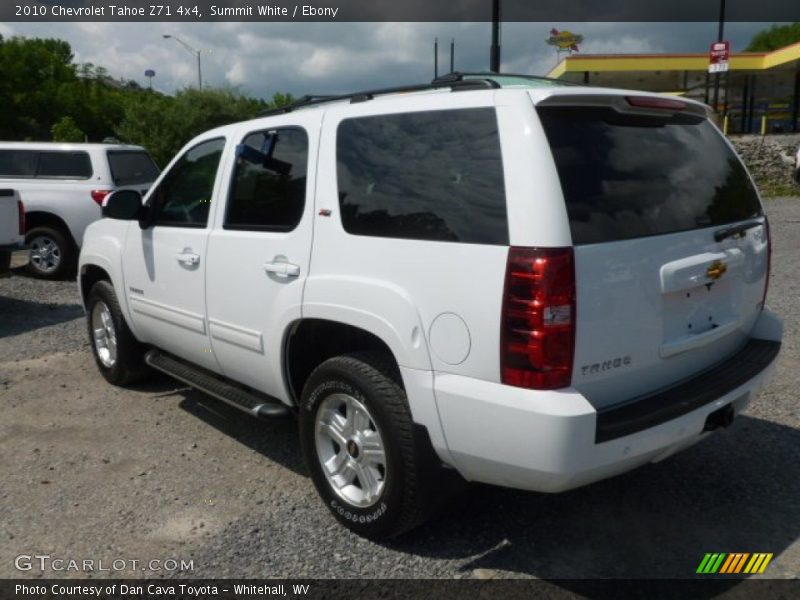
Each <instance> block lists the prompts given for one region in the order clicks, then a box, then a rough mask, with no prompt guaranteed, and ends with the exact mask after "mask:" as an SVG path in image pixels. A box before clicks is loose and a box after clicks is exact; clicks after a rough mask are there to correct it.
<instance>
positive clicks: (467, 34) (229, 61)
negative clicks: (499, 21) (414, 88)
mask: <svg viewBox="0 0 800 600" xmlns="http://www.w3.org/2000/svg"><path fill="white" fill-rule="evenodd" d="M769 25H770V24H769V23H728V24H727V25H726V32H725V33H726V35H725V37H726V38H727V39H729V40H730V41H731V44H732V47H733V50H734V51H737V50H742V49H744V47H745V46H746V45H747V43H748V42H749V40H750V38H751V37H752V36H753V34H755V33H756V32H758V31H759V30H761V29H763V28H765V27H767V26H769ZM551 27H556V28H558V29H568V30H570V31H573V32H575V33H581V34H583V36H584V44H583V45H582V46H581V51H582V52H584V53H606V52H623V53H630V52H706V51H707V50H708V45H709V43H710V42H711V41H713V40H714V39H715V38H716V34H717V24H716V23H546V24H545V23H508V24H504V25H503V29H502V40H501V41H502V58H503V70H504V71H506V72H514V73H530V74H535V75H543V74H546V73H547V71H549V70H550V69H551V68H552V67H553V66H554V65H555V63H556V56H555V51H554V49H553V48H552V47H550V46H547V45H546V44H545V42H544V40H545V38H547V37H548V31H549V30H550V28H551ZM0 34H2V35H4V36H11V35H24V36H29V37H56V38H60V39H64V40H66V41H68V42H69V43H70V44H71V45H72V48H73V51H74V53H75V59H76V61H78V62H91V63H94V64H96V65H102V66H104V67H106V68H107V69H108V70H109V72H110V73H111V75H112V76H114V77H124V78H129V79H134V80H136V81H138V82H140V83H141V84H142V85H145V84H146V83H147V80H146V78H145V77H144V71H145V70H146V69H154V70H155V71H156V77H155V79H154V81H153V85H154V87H156V88H157V89H159V90H162V91H165V92H167V93H171V92H173V91H174V90H175V89H178V88H181V87H186V86H189V85H194V84H195V83H196V77H197V72H196V62H195V59H194V58H193V57H192V55H190V54H189V52H187V51H186V50H185V49H183V48H182V47H181V46H180V45H178V44H177V43H176V42H175V41H174V40H167V39H163V37H162V36H163V35H164V34H171V35H174V36H178V37H180V38H181V39H183V40H184V41H186V42H187V43H189V44H190V45H192V46H194V47H195V48H203V49H207V50H208V52H207V53H205V52H204V53H203V58H202V60H203V79H204V84H205V83H207V84H209V85H213V86H235V87H238V88H239V89H240V90H241V91H242V92H244V93H246V94H251V95H255V96H261V97H269V96H271V95H272V94H273V93H274V92H277V91H280V92H290V93H293V94H295V95H302V94H306V93H317V94H330V93H336V92H345V91H352V90H355V89H365V88H375V87H383V86H391V85H399V84H403V83H413V82H421V81H426V80H429V79H430V78H431V77H432V75H433V39H434V37H438V38H439V43H440V48H439V52H440V54H439V56H440V58H439V61H440V63H439V64H440V73H442V72H446V71H447V70H448V67H449V43H450V39H451V38H455V41H456V61H455V65H456V69H457V70H462V71H470V70H471V71H476V70H485V69H486V68H487V67H488V60H489V59H488V56H489V44H490V25H489V24H488V23H15V24H13V25H12V24H8V23H0Z"/></svg>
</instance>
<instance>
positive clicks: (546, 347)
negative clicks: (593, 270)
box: [500, 247, 575, 390]
mask: <svg viewBox="0 0 800 600" xmlns="http://www.w3.org/2000/svg"><path fill="white" fill-rule="evenodd" d="M574 353H575V259H574V255H573V251H572V248H515V247H512V248H509V252H508V263H507V266H506V284H505V292H504V295H503V313H502V317H501V332H500V369H501V380H502V382H503V383H504V384H506V385H513V386H517V387H524V388H531V389H537V390H552V389H556V388H562V387H567V386H568V385H570V383H571V381H572V363H573V356H574Z"/></svg>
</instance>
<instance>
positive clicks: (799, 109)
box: [792, 70, 800, 133]
mask: <svg viewBox="0 0 800 600" xmlns="http://www.w3.org/2000/svg"><path fill="white" fill-rule="evenodd" d="M798 117H800V70H798V71H797V73H795V74H794V98H793V99H792V131H793V132H794V133H797V132H798V131H800V124H798V123H797V119H798Z"/></svg>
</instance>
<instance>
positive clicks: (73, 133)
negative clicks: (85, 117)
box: [50, 117, 85, 142]
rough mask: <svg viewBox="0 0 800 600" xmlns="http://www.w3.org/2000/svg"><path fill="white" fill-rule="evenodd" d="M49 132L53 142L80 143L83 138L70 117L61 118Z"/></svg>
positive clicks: (82, 134) (81, 132)
mask: <svg viewBox="0 0 800 600" xmlns="http://www.w3.org/2000/svg"><path fill="white" fill-rule="evenodd" d="M50 131H51V132H52V134H53V141H54V142H82V141H84V138H85V134H84V133H83V131H81V130H80V128H79V127H78V126H77V124H76V123H75V121H74V120H73V119H72V117H62V118H61V120H59V121H58V122H57V123H56V124H55V125H53V127H52V128H51V129H50Z"/></svg>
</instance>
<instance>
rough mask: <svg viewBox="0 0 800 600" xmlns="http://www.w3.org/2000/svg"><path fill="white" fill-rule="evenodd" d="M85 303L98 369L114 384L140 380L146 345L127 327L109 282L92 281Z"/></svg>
mask: <svg viewBox="0 0 800 600" xmlns="http://www.w3.org/2000/svg"><path fill="white" fill-rule="evenodd" d="M86 305H87V309H88V316H87V319H86V323H87V326H88V330H89V340H90V343H91V346H92V354H93V355H94V360H95V362H96V363H97V368H98V369H100V373H101V374H102V375H103V377H104V378H105V379H106V381H108V382H109V383H113V384H114V385H129V384H131V383H135V382H137V381H139V380H141V379H142V378H143V377H144V376H145V375H146V374H147V370H148V369H147V365H145V363H144V353H145V350H146V348H145V346H144V345H143V344H141V343H140V342H139V341H138V340H137V339H136V338H135V337H134V336H133V333H131V330H130V329H128V324H127V323H125V318H124V317H123V316H122V311H121V310H120V308H119V302H118V301H117V295H116V294H115V293H114V287H113V286H112V285H111V283H110V282H108V281H98V282H97V283H95V284H94V286H93V287H92V289H91V291H90V292H89V296H88V299H87V302H86Z"/></svg>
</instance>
